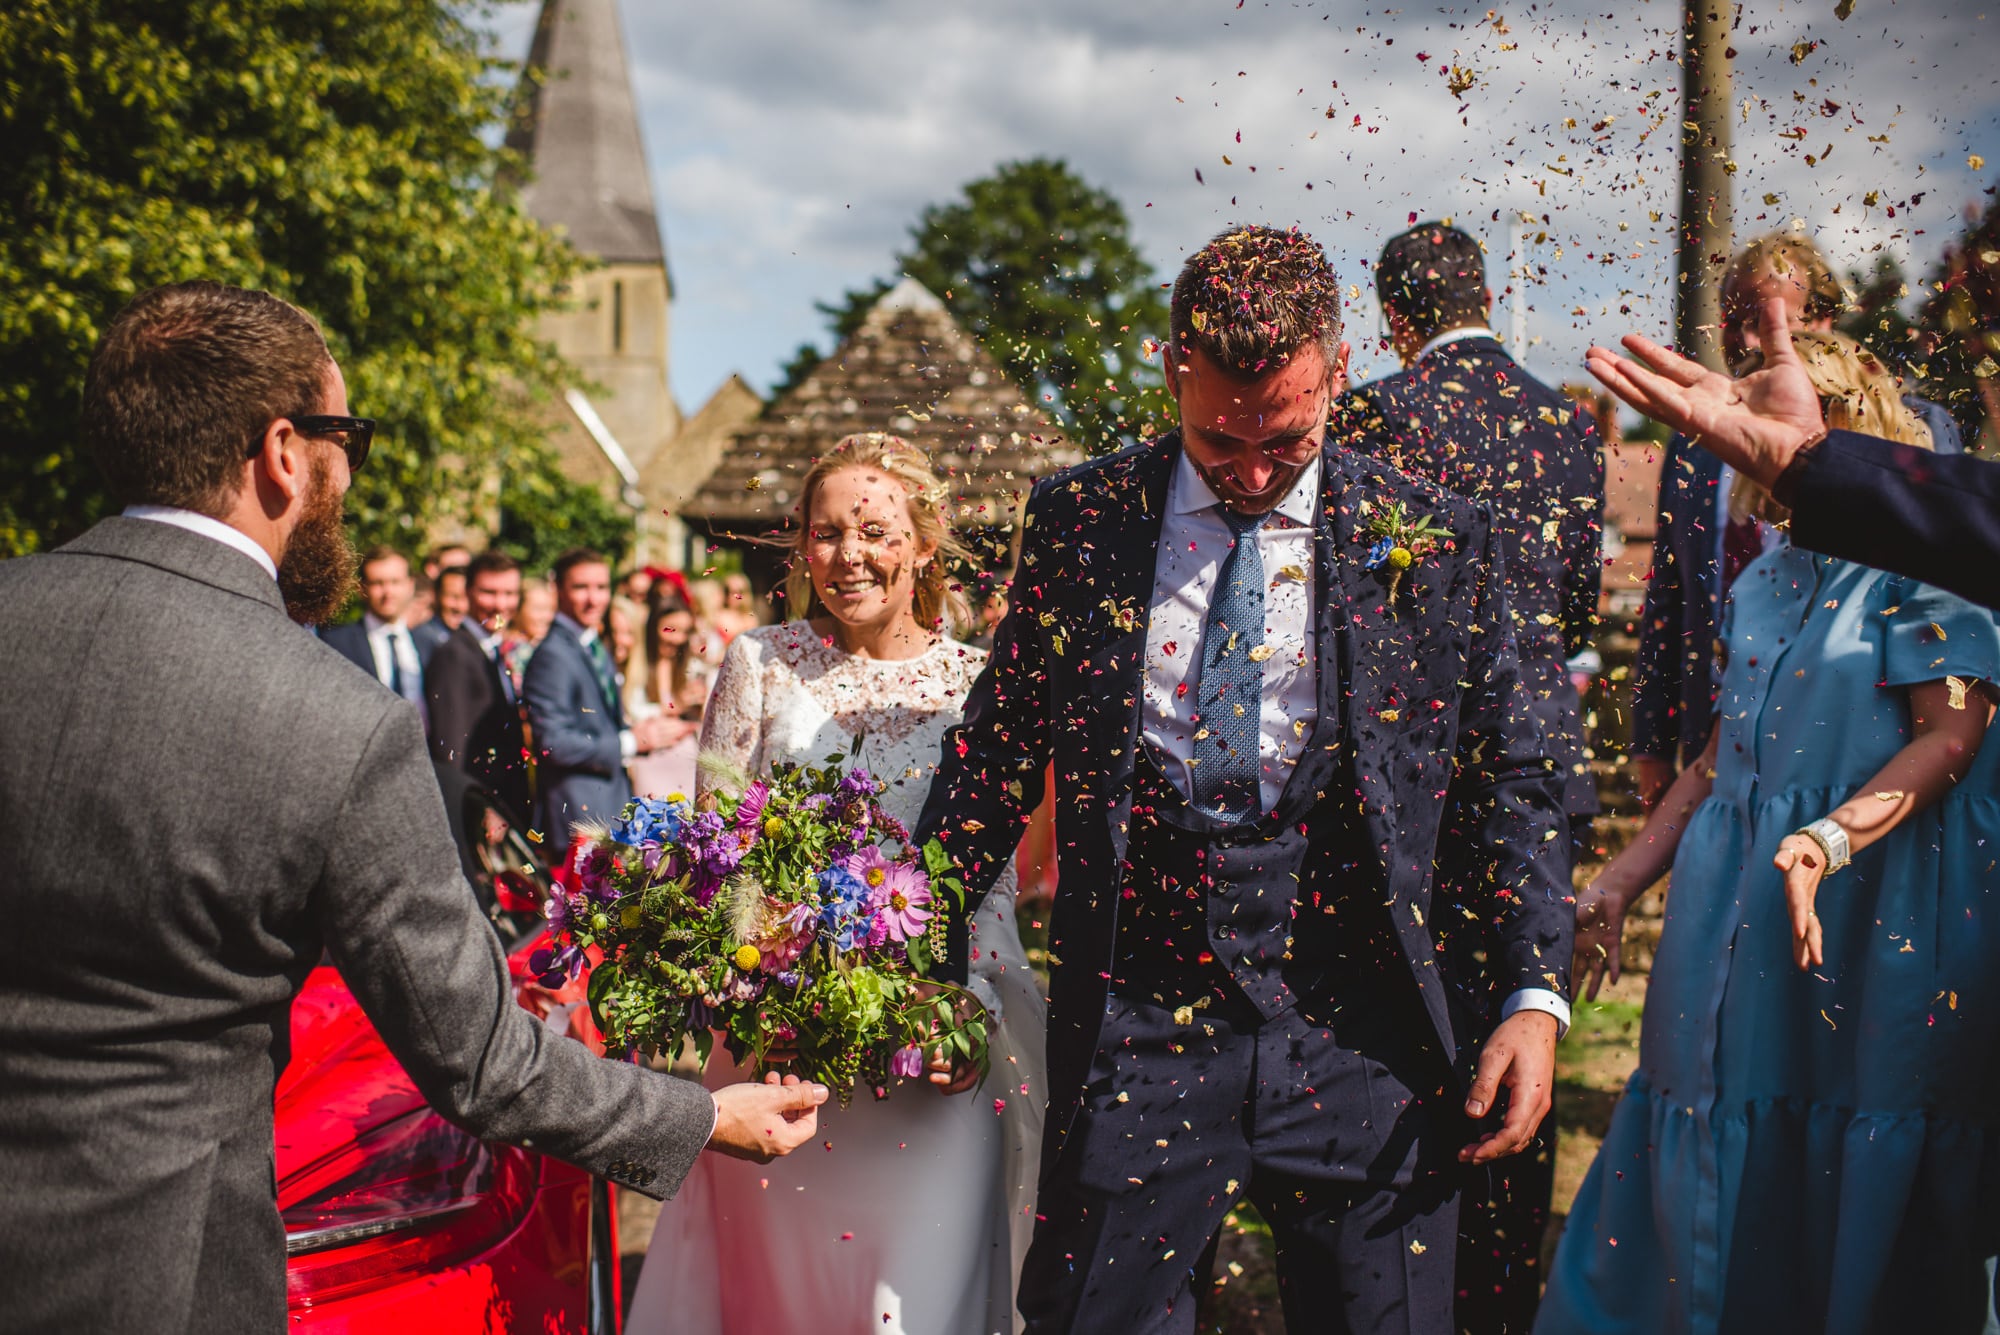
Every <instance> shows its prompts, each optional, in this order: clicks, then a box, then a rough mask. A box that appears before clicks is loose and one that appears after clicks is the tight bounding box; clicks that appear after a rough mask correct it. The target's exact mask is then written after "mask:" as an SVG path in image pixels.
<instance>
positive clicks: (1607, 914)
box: [1570, 876, 1625, 1001]
mask: <svg viewBox="0 0 2000 1335" xmlns="http://www.w3.org/2000/svg"><path fill="white" fill-rule="evenodd" d="M1624 939H1625V895H1624V893H1623V892H1622V891H1621V890H1620V889H1619V888H1618V887H1617V886H1615V885H1613V884H1610V883H1609V882H1608V880H1607V878H1605V877H1603V876H1599V877H1598V878H1597V879H1596V880H1594V881H1592V882H1591V883H1590V885H1589V887H1588V888H1587V889H1585V890H1584V892H1583V893H1582V894H1580V895H1578V896H1577V897H1576V945H1575V951H1576V954H1575V957H1574V959H1573V960H1572V961H1571V964H1570V985H1571V987H1572V988H1574V989H1575V991H1576V992H1577V994H1578V995H1579V996H1581V997H1582V998H1583V999H1584V1000H1585V1001H1595V1000H1597V989H1598V988H1599V987H1601V986H1603V984H1604V983H1605V981H1606V980H1607V979H1608V980H1609V981H1610V982H1611V983H1613V984H1614V985H1615V984H1616V983H1617V982H1618V974H1619V972H1620V970H1621V969H1622V968H1623V965H1624V960H1623V953H1622V951H1621V949H1620V947H1621V946H1622V945H1623V944H1624ZM1586 979H1587V980H1589V986H1588V989H1587V990H1586V988H1585V980H1586Z"/></svg>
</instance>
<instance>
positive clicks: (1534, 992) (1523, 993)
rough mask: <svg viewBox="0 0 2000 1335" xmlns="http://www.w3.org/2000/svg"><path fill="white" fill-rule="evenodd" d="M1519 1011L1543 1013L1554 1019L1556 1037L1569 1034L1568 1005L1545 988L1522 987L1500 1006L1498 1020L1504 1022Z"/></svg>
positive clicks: (1559, 995)
mask: <svg viewBox="0 0 2000 1335" xmlns="http://www.w3.org/2000/svg"><path fill="white" fill-rule="evenodd" d="M1521 1011H1544V1012H1546V1013H1548V1014H1550V1015H1553V1016H1555V1017H1556V1037H1557V1038H1561V1037H1562V1036H1563V1035H1564V1034H1567V1033H1568V1032H1569V1003H1568V1002H1567V1001H1564V1000H1563V999H1562V993H1560V992H1551V991H1549V989H1547V988H1546V987H1524V988H1522V989H1521V990H1520V991H1518V992H1516V993H1515V994H1514V995H1513V996H1511V997H1508V998H1507V1000H1506V1001H1504V1002H1502V1003H1501V1005H1500V1018H1501V1019H1503V1020H1505V1019H1507V1018H1508V1017H1509V1016H1511V1015H1515V1014H1517V1013H1519V1012H1521Z"/></svg>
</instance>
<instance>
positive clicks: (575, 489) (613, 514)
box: [493, 458, 636, 574]
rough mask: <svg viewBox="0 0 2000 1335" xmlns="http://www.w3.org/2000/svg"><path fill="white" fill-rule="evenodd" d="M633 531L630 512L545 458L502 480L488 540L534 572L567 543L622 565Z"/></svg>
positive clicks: (550, 561)
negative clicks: (497, 523) (494, 527)
mask: <svg viewBox="0 0 2000 1335" xmlns="http://www.w3.org/2000/svg"><path fill="white" fill-rule="evenodd" d="M635 536H636V533H635V530H634V528H633V526H632V515H631V512H630V511H628V510H626V509H625V508H624V507H622V506H620V505H618V504H617V503H616V502H614V501H610V500H607V499H606V498H605V496H604V493H603V492H601V491H599V490H597V488H595V487H592V486H588V485H586V484H584V483H581V482H576V481H573V480H572V479H571V478H570V477H569V476H568V475H567V474H565V473H564V472H563V471H562V469H561V468H559V467H557V466H556V465H555V461H554V460H553V459H547V458H545V459H544V460H543V461H542V462H541V463H540V465H539V466H537V467H535V468H532V469H524V470H516V472H515V474H514V476H512V477H511V478H509V479H508V481H507V482H506V484H505V490H503V491H502V492H501V495H500V528H499V531H498V532H496V533H495V534H494V535H493V545H494V546H496V547H498V548H500V549H501V550H502V551H504V552H506V553H507V554H508V555H509V556H511V557H513V558H514V559H515V560H516V561H519V562H520V563H521V565H522V566H523V567H524V568H526V569H527V570H528V571H529V572H531V573H534V574H540V573H542V572H544V571H546V570H547V569H548V568H549V567H550V566H551V565H553V564H554V563H555V559H556V558H557V557H558V556H561V555H562V554H563V553H564V552H566V551H568V550H569V549H570V548H572V547H589V548H591V549H592V550H594V551H597V552H601V553H603V555H604V556H605V558H606V559H607V560H609V561H610V562H611V564H612V565H613V566H614V567H616V566H622V565H623V564H624V563H625V558H626V557H627V556H628V555H630V554H631V551H632V541H633V538H634V537H635Z"/></svg>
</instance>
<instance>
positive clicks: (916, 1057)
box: [889, 1043, 924, 1080]
mask: <svg viewBox="0 0 2000 1335" xmlns="http://www.w3.org/2000/svg"><path fill="white" fill-rule="evenodd" d="M889 1071H890V1073H891V1074H892V1075H900V1076H902V1077H903V1078H904V1079H906V1080H915V1079H916V1078H917V1077H918V1076H920V1075H922V1074H923V1073H924V1050H923V1049H922V1048H920V1047H918V1046H917V1045H916V1044H914V1043H912V1044H910V1046H908V1047H906V1048H898V1049H896V1055H895V1056H893V1057H891V1058H889Z"/></svg>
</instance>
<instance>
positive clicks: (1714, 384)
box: [1584, 300, 1826, 487]
mask: <svg viewBox="0 0 2000 1335" xmlns="http://www.w3.org/2000/svg"><path fill="white" fill-rule="evenodd" d="M1758 325H1759V330H1758V336H1759V339H1760V341H1761V343H1762V345H1763V352H1764V365H1763V368H1762V369H1760V370H1758V371H1754V372H1752V373H1751V374H1749V375H1746V376H1744V377H1743V378H1742V379H1740V380H1732V379H1730V378H1729V377H1728V376H1726V375H1724V374H1722V373H1721V372H1720V371H1711V370H1709V369H1708V368H1707V367H1705V366H1703V365H1702V364H1701V363H1699V362H1691V361H1689V360H1688V359H1687V358H1685V357H1683V356H1681V355H1680V354H1679V353H1676V352H1673V351H1670V350H1669V349H1666V348H1663V347H1661V346H1660V345H1659V344H1657V343H1655V342H1653V341H1652V340H1651V339H1648V338H1642V337H1640V336H1639V335H1638V334H1627V335H1626V336H1625V337H1624V338H1622V339H1620V340H1619V341H1620V342H1621V343H1622V344H1624V346H1625V350H1626V351H1627V352H1630V353H1631V354H1632V356H1633V357H1635V358H1637V359H1638V360H1637V361H1629V360H1627V359H1625V358H1623V357H1620V356H1619V355H1618V354H1617V353H1615V352H1612V351H1611V350H1610V349H1609V348H1599V347H1593V348H1591V349H1590V351H1589V352H1587V353H1585V354H1584V365H1585V366H1587V367H1588V368H1589V369H1590V373H1591V374H1592V375H1594V376H1596V377H1597V379H1598V380H1599V381H1600V382H1601V383H1602V384H1603V385H1604V387H1605V388H1606V389H1608V390H1610V391H1611V392H1612V393H1613V394H1615V395H1617V396H1618V397H1619V398H1620V399H1622V400H1624V401H1625V403H1627V404H1628V405H1630V406H1631V407H1633V408H1636V409H1638V410H1639V411H1640V412H1642V413H1644V414H1646V416H1648V417H1651V418H1654V419H1656V420H1658V421H1661V422H1665V423H1666V424H1667V425H1668V426H1671V427H1673V428H1674V429H1675V430H1677V431H1679V432H1681V433H1682V434H1683V435H1685V436H1687V437H1689V438H1690V439H1692V440H1693V441H1694V442H1695V443H1696V444H1698V445H1700V446H1701V447H1702V448H1703V449H1705V450H1707V451H1708V452H1709V453H1711V454H1713V455H1715V456H1716V457H1718V458H1720V459H1721V460H1722V461H1723V462H1724V463H1726V464H1729V465H1731V466H1732V467H1734V468H1735V469H1736V470H1737V471H1738V472H1740V473H1743V474H1745V475H1746V476H1748V477H1749V478H1751V479H1752V480H1753V481H1756V482H1758V483H1760V484H1762V485H1763V486H1765V487H1769V486H1770V485H1771V484H1772V483H1773V482H1775V481H1777V479H1778V475H1779V474H1780V473H1782V472H1784V471H1785V465H1786V464H1789V463H1790V462H1791V461H1792V455H1793V454H1795V453H1797V452H1798V449H1799V447H1800V446H1801V445H1804V444H1805V443H1806V442H1807V441H1809V440H1812V439H1814V438H1816V437H1818V436H1819V435H1821V434H1822V433H1823V432H1824V431H1825V429H1826V422H1825V417H1824V415H1823V414H1822V413H1821V412H1820V406H1819V396H1818V395H1817V394H1815V393H1814V392H1813V387H1812V380H1811V378H1810V377H1808V376H1807V375H1806V368H1805V363H1804V362H1802V361H1800V360H1799V354H1798V350H1797V349H1795V348H1794V347H1793V346H1792V336H1791V333H1790V330H1789V328H1788V327H1787V325H1786V321H1785V303H1784V302H1783V301H1780V300H1773V301H1767V302H1765V303H1764V308H1763V310H1762V311H1761V312H1760V313H1759V318H1758ZM1642 363H1643V364H1642Z"/></svg>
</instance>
